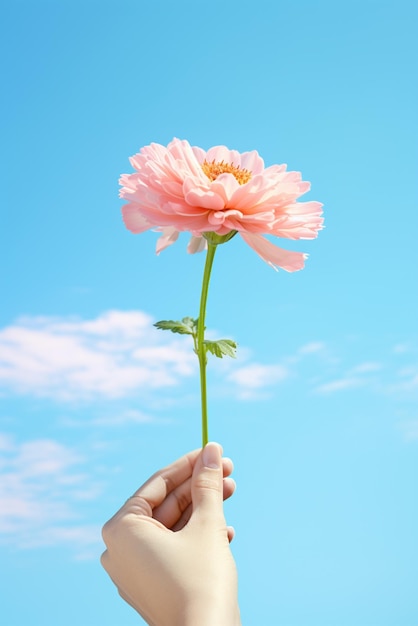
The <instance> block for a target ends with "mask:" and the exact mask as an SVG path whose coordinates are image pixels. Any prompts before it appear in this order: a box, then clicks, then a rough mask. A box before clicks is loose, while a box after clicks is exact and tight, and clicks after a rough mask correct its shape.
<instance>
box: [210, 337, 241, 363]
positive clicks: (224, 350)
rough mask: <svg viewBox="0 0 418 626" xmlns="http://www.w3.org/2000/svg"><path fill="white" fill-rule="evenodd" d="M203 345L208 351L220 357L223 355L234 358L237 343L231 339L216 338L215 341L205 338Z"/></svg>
mask: <svg viewBox="0 0 418 626" xmlns="http://www.w3.org/2000/svg"><path fill="white" fill-rule="evenodd" d="M203 343H204V345H205V347H206V349H207V350H209V352H211V353H212V354H214V355H215V356H217V357H218V358H220V359H222V358H223V357H224V356H230V357H232V358H233V359H235V357H236V356H237V355H236V349H237V344H236V343H235V341H232V339H218V340H217V341H209V340H205V341H204V342H203Z"/></svg>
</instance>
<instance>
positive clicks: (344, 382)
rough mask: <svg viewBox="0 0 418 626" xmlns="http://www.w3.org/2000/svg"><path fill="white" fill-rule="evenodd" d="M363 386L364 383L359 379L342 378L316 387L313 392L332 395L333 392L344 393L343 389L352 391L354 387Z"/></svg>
mask: <svg viewBox="0 0 418 626" xmlns="http://www.w3.org/2000/svg"><path fill="white" fill-rule="evenodd" d="M363 384H364V381H363V380H361V379H360V378H354V377H343V378H338V379H336V380H332V381H330V382H328V383H323V384H322V385H318V386H317V387H316V388H315V390H314V391H315V392H316V393H324V394H327V393H334V392H335V391H344V390H345V389H353V388H354V387H360V386H361V385H363Z"/></svg>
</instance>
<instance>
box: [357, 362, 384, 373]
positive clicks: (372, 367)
mask: <svg viewBox="0 0 418 626" xmlns="http://www.w3.org/2000/svg"><path fill="white" fill-rule="evenodd" d="M382 368H383V366H382V364H381V363H378V362H377V361H365V362H364V363H359V365H356V366H355V367H353V368H352V370H351V372H352V373H356V374H368V373H371V372H378V371H379V370H381V369H382Z"/></svg>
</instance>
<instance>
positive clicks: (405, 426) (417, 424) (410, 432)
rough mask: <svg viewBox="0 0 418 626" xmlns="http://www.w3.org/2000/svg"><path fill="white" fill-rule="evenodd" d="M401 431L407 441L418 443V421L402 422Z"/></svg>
mask: <svg viewBox="0 0 418 626" xmlns="http://www.w3.org/2000/svg"><path fill="white" fill-rule="evenodd" d="M400 429H401V431H402V433H403V436H404V438H405V440H406V441H418V419H412V420H407V421H404V422H402V423H401V424H400Z"/></svg>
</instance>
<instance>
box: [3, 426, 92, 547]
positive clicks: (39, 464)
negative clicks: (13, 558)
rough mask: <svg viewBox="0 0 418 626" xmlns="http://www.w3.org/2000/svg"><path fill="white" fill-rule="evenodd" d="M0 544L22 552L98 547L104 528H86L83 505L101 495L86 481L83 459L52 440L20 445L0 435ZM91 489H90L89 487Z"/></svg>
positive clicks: (40, 440) (87, 524)
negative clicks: (60, 546) (63, 546)
mask: <svg viewBox="0 0 418 626" xmlns="http://www.w3.org/2000/svg"><path fill="white" fill-rule="evenodd" d="M0 454H1V456H0V541H1V542H3V543H4V542H7V543H8V544H9V545H10V544H11V545H15V546H17V547H19V548H28V547H39V546H48V545H56V544H67V545H71V547H72V548H73V549H75V550H76V552H77V553H79V554H80V555H82V554H85V553H86V550H91V547H92V546H93V545H96V546H99V542H100V528H99V526H97V527H96V526H94V525H92V524H91V523H83V519H82V518H81V517H80V503H82V502H86V501H91V500H92V499H94V498H97V497H98V496H99V495H100V493H101V487H100V485H98V484H92V483H91V481H90V480H86V474H85V473H84V472H83V467H84V459H83V458H82V457H81V456H80V455H79V454H78V453H76V452H75V451H74V450H72V449H71V448H70V447H68V446H65V445H63V444H61V443H59V442H57V441H55V440H53V439H34V440H30V441H25V442H22V443H17V442H15V440H14V439H13V438H12V437H10V436H8V435H4V434H0ZM86 485H88V486H86Z"/></svg>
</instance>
